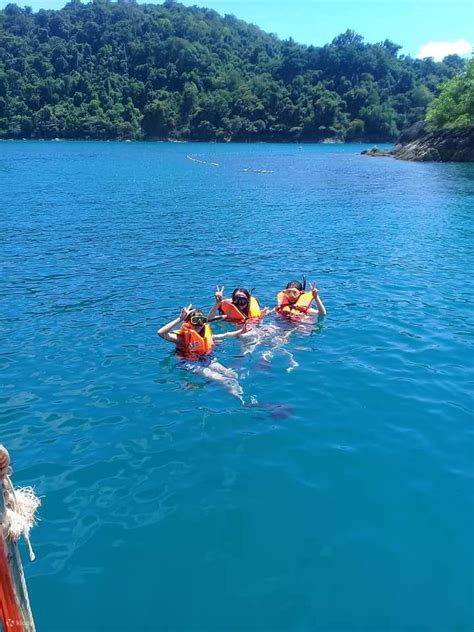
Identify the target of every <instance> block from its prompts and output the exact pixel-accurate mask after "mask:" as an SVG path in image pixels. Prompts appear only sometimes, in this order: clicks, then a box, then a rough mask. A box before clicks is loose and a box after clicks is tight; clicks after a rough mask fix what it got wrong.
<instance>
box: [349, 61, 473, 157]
mask: <svg viewBox="0 0 474 632" xmlns="http://www.w3.org/2000/svg"><path fill="white" fill-rule="evenodd" d="M361 153H362V154H364V155H367V156H372V157H385V156H394V158H397V159H399V160H417V161H421V162H474V59H471V60H469V61H468V62H467V64H466V71H465V72H464V73H462V74H459V75H458V76H456V77H454V78H453V79H451V80H450V81H447V82H446V83H445V84H444V85H443V86H442V88H441V93H440V95H439V97H438V98H436V99H434V101H433V102H432V103H431V104H430V107H429V108H428V112H427V115H426V118H425V120H424V121H419V122H418V123H416V124H415V125H412V126H411V127H410V128H409V129H407V130H405V131H404V132H403V133H402V134H401V135H400V136H399V137H398V139H397V141H396V144H395V147H394V148H393V151H387V150H380V149H378V148H377V147H373V148H372V149H370V150H364V151H363V152H361Z"/></svg>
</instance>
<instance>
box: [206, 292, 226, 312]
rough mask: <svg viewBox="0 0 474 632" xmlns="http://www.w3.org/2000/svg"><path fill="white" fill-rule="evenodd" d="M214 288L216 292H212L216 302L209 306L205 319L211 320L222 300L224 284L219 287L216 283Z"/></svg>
mask: <svg viewBox="0 0 474 632" xmlns="http://www.w3.org/2000/svg"><path fill="white" fill-rule="evenodd" d="M216 288H217V289H216V293H215V294H214V296H215V297H216V302H215V303H214V305H213V306H212V307H211V311H210V312H209V314H208V315H207V320H212V319H213V318H215V316H216V314H217V310H218V309H219V306H220V304H221V302H222V301H223V300H224V286H222V287H221V288H219V286H218V285H216Z"/></svg>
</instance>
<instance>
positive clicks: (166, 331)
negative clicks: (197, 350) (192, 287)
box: [156, 305, 192, 343]
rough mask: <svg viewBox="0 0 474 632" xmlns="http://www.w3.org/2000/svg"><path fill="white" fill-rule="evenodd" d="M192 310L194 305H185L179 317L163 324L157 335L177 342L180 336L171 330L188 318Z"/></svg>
mask: <svg viewBox="0 0 474 632" xmlns="http://www.w3.org/2000/svg"><path fill="white" fill-rule="evenodd" d="M191 311H192V305H189V306H188V307H183V309H182V310H181V313H180V315H179V316H178V318H175V319H174V320H171V321H170V322H169V323H168V324H167V325H163V327H161V329H158V331H157V332H156V335H157V336H160V338H163V340H167V341H168V342H174V343H176V342H177V340H178V336H177V335H176V334H175V333H173V332H172V331H171V330H172V329H173V328H174V327H176V326H177V325H179V323H182V322H183V321H184V320H186V318H187V317H188V315H189V313H190V312H191Z"/></svg>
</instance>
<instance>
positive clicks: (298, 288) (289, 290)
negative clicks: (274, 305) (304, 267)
mask: <svg viewBox="0 0 474 632" xmlns="http://www.w3.org/2000/svg"><path fill="white" fill-rule="evenodd" d="M305 285H306V279H304V280H303V283H301V281H290V282H289V283H287V285H286V288H285V289H284V290H283V291H284V293H285V296H286V298H287V299H288V300H289V301H290V303H296V301H297V300H298V298H299V297H300V295H301V294H302V292H304V289H305Z"/></svg>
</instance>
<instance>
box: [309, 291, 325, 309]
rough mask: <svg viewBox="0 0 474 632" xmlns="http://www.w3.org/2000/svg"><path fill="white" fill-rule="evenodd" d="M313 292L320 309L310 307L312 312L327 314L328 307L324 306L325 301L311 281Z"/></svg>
mask: <svg viewBox="0 0 474 632" xmlns="http://www.w3.org/2000/svg"><path fill="white" fill-rule="evenodd" d="M311 293H312V295H313V298H314V300H315V301H316V305H317V307H318V309H317V310H316V309H310V310H309V311H310V313H312V314H319V316H326V308H325V307H324V303H323V302H322V300H321V297H320V296H319V290H318V288H317V287H316V285H315V284H314V283H311Z"/></svg>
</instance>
